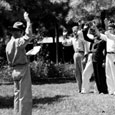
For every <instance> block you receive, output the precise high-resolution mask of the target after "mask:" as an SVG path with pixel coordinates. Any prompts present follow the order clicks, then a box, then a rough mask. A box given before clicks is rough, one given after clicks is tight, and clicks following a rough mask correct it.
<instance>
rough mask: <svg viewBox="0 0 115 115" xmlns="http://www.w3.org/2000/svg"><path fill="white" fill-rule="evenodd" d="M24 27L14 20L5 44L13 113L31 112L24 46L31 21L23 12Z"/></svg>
mask: <svg viewBox="0 0 115 115" xmlns="http://www.w3.org/2000/svg"><path fill="white" fill-rule="evenodd" d="M24 19H25V21H26V29H25V33H24V28H23V23H22V22H15V23H14V25H13V28H12V37H11V39H10V41H9V42H8V43H7V46H6V56H7V61H8V64H9V65H10V66H11V67H12V69H13V71H12V77H13V80H14V115H31V114H32V89H31V76H30V68H29V65H28V63H29V62H28V60H27V56H26V51H25V47H26V45H27V44H28V43H29V41H30V40H31V39H32V28H31V22H30V19H29V17H28V13H27V12H24Z"/></svg>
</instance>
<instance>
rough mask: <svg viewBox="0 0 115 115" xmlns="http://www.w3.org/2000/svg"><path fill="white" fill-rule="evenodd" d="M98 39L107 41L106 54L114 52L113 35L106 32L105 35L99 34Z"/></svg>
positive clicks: (114, 38) (114, 41) (114, 40)
mask: <svg viewBox="0 0 115 115" xmlns="http://www.w3.org/2000/svg"><path fill="white" fill-rule="evenodd" d="M100 38H101V39H103V40H105V41H107V46H106V47H107V52H115V35H113V34H110V32H108V31H107V32H105V34H100Z"/></svg>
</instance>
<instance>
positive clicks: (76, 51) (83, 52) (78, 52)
mask: <svg viewBox="0 0 115 115" xmlns="http://www.w3.org/2000/svg"><path fill="white" fill-rule="evenodd" d="M75 53H84V51H75Z"/></svg>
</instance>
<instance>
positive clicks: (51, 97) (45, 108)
mask: <svg viewBox="0 0 115 115" xmlns="http://www.w3.org/2000/svg"><path fill="white" fill-rule="evenodd" d="M32 90H33V109H32V113H33V114H32V115H115V96H112V95H104V94H100V95H99V94H93V93H90V94H78V93H77V84H76V83H60V84H43V85H33V86H32ZM0 115H13V85H1V86H0Z"/></svg>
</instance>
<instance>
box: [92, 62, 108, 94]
mask: <svg viewBox="0 0 115 115" xmlns="http://www.w3.org/2000/svg"><path fill="white" fill-rule="evenodd" d="M102 64H103V62H102V61H98V62H93V68H94V74H95V81H96V85H97V89H98V91H99V93H104V94H107V93H108V91H107V84H106V76H105V68H104V67H102Z"/></svg>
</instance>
